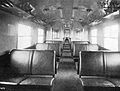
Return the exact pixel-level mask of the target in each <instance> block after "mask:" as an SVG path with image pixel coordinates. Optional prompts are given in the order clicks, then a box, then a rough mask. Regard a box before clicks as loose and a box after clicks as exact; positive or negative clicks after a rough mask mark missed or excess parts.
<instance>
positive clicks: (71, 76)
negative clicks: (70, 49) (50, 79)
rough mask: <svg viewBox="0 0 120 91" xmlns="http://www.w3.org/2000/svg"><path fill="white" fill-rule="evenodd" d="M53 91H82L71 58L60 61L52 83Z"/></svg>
mask: <svg viewBox="0 0 120 91" xmlns="http://www.w3.org/2000/svg"><path fill="white" fill-rule="evenodd" d="M53 91H82V86H81V82H80V80H79V76H78V75H77V70H76V67H75V63H74V61H73V59H72V58H61V59H60V63H59V67H58V72H57V74H56V76H55V80H54V83H53Z"/></svg>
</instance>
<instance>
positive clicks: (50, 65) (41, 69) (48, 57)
mask: <svg viewBox="0 0 120 91" xmlns="http://www.w3.org/2000/svg"><path fill="white" fill-rule="evenodd" d="M54 74H55V51H53V50H34V54H33V61H32V75H54Z"/></svg>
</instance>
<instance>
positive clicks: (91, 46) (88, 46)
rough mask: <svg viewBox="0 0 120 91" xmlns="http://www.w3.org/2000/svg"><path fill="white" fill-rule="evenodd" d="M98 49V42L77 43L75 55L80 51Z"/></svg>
mask: <svg viewBox="0 0 120 91" xmlns="http://www.w3.org/2000/svg"><path fill="white" fill-rule="evenodd" d="M98 49H99V48H98V45H96V44H75V47H74V53H73V55H74V56H79V52H80V51H97V50H98Z"/></svg>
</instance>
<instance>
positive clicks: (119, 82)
mask: <svg viewBox="0 0 120 91" xmlns="http://www.w3.org/2000/svg"><path fill="white" fill-rule="evenodd" d="M108 80H109V81H111V82H112V83H113V84H114V85H115V86H116V87H120V78H108Z"/></svg>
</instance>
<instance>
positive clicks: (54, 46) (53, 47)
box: [48, 43, 60, 56]
mask: <svg viewBox="0 0 120 91" xmlns="http://www.w3.org/2000/svg"><path fill="white" fill-rule="evenodd" d="M48 50H54V51H56V56H60V55H59V50H60V49H59V44H58V43H49V44H48Z"/></svg>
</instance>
